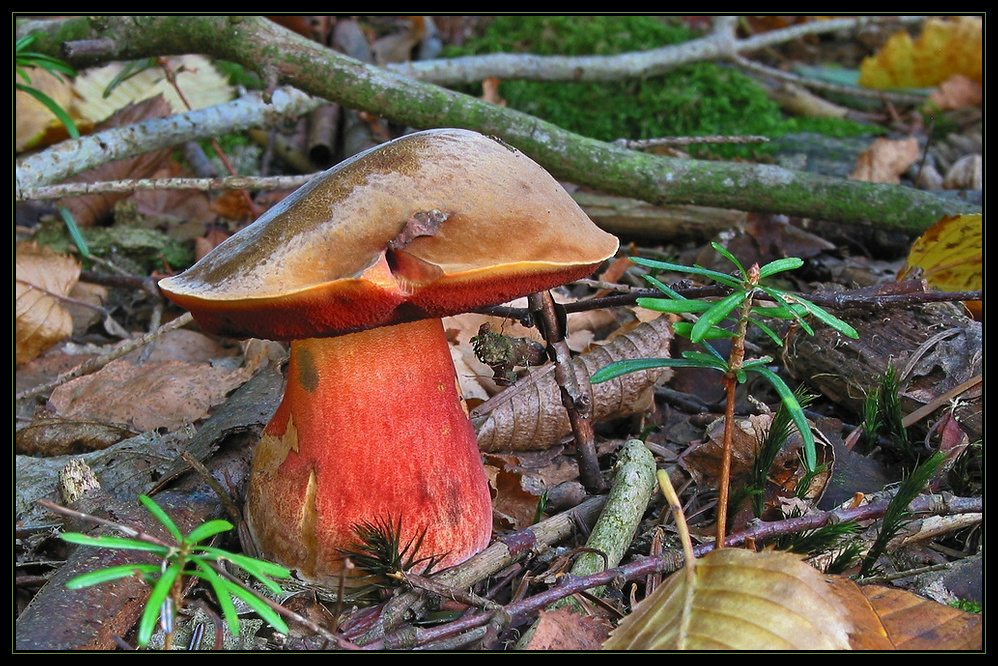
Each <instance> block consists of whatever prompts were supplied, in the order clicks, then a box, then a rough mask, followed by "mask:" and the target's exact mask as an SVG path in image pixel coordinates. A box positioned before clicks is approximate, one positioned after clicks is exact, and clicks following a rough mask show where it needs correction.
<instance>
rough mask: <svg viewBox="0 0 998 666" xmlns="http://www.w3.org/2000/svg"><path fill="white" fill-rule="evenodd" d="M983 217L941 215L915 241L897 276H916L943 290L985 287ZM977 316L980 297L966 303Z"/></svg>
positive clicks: (970, 289)
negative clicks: (941, 216) (977, 299)
mask: <svg viewBox="0 0 998 666" xmlns="http://www.w3.org/2000/svg"><path fill="white" fill-rule="evenodd" d="M983 248H984V218H983V216H982V215H957V216H955V217H944V218H942V219H941V220H939V221H938V222H936V223H935V224H934V225H932V226H931V227H930V228H929V229H928V231H926V232H925V233H924V234H922V236H921V237H920V238H919V239H918V240H916V241H915V243H914V244H913V245H912V246H911V250H910V251H909V253H908V259H907V261H906V262H905V264H904V266H903V267H902V268H901V270H900V271H899V272H898V280H904V279H906V278H912V277H919V278H922V279H924V280H925V281H927V282H928V283H929V285H931V286H933V287H935V288H937V289H940V290H942V291H976V290H978V289H983V288H984V261H983V260H984V252H983ZM966 305H967V308H968V309H969V310H970V311H971V313H973V315H974V317H975V318H976V319H980V318H981V315H982V314H983V310H984V305H983V303H982V302H981V301H972V302H967V303H966Z"/></svg>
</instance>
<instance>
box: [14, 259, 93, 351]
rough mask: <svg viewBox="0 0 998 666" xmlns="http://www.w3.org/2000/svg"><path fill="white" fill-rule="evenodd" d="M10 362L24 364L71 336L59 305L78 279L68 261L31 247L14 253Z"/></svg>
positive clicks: (68, 320)
mask: <svg viewBox="0 0 998 666" xmlns="http://www.w3.org/2000/svg"><path fill="white" fill-rule="evenodd" d="M14 264H15V273H14V277H15V285H14V328H15V335H14V361H15V363H16V364H17V365H21V364H23V363H27V362H28V361H30V360H31V359H33V358H35V357H36V356H38V355H39V354H41V353H42V352H43V351H45V350H46V349H48V348H49V347H51V346H52V345H54V344H55V343H57V342H59V341H60V340H62V339H63V338H65V337H66V336H68V335H69V334H70V333H72V332H73V318H72V316H70V314H69V312H67V311H66V309H65V308H63V307H62V304H61V303H60V302H59V297H60V296H65V295H66V294H68V293H69V291H70V290H71V289H72V288H73V285H75V284H76V281H77V279H78V278H79V277H80V265H79V264H77V263H76V260H75V259H73V258H72V257H67V256H64V255H61V254H56V253H55V252H53V251H52V250H51V249H49V248H47V247H44V246H42V247H39V246H37V245H35V244H34V243H23V242H22V243H18V244H17V246H16V249H15V251H14Z"/></svg>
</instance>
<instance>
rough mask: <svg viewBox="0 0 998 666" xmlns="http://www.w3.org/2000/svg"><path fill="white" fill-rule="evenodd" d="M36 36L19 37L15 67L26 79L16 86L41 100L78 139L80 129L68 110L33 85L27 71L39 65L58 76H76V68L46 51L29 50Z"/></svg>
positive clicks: (15, 53) (16, 83)
mask: <svg viewBox="0 0 998 666" xmlns="http://www.w3.org/2000/svg"><path fill="white" fill-rule="evenodd" d="M35 38H36V35H25V36H24V37H21V38H20V39H18V40H17V43H16V44H15V46H14V68H15V70H16V71H17V74H18V75H19V76H20V77H21V78H22V79H24V83H18V82H17V81H15V82H14V88H15V89H16V90H20V91H22V92H25V93H27V94H28V95H31V96H32V97H34V98H35V99H36V100H38V101H39V102H41V103H42V105H43V106H44V107H45V108H46V109H48V110H49V111H51V112H52V113H53V114H54V115H55V117H56V118H58V119H59V121H60V122H61V123H62V124H63V125H64V126H65V127H66V131H67V132H69V136H71V137H73V138H74V139H78V138H80V130H79V129H77V127H76V123H74V122H73V119H72V118H70V117H69V114H68V113H66V110H65V109H63V108H62V107H61V106H59V103H58V102H56V101H55V100H54V99H52V98H51V97H49V96H48V95H46V94H45V93H43V92H42V91H41V90H38V89H37V88H35V87H34V86H32V85H31V76H29V75H28V71H27V70H28V68H29V67H39V68H41V69H43V70H45V71H46V72H48V73H49V74H51V75H53V76H55V77H56V78H60V75H64V76H76V70H74V69H73V68H72V67H70V66H69V65H68V64H67V63H65V62H63V61H62V60H59V59H58V58H54V57H52V56H50V55H46V54H44V53H35V52H33V51H29V50H28V47H29V46H31V44H32V42H34V41H35Z"/></svg>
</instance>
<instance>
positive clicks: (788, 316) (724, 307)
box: [591, 243, 859, 471]
mask: <svg viewBox="0 0 998 666" xmlns="http://www.w3.org/2000/svg"><path fill="white" fill-rule="evenodd" d="M712 246H713V247H714V249H715V250H716V251H717V252H719V253H720V254H721V255H722V256H724V257H725V258H726V259H727V260H728V261H730V262H731V263H732V264H733V265H734V266H735V268H736V272H735V273H734V274H727V273H721V272H719V271H714V270H710V269H707V268H704V267H702V266H683V265H680V264H673V263H669V262H664V261H657V260H653V259H646V258H642V257H633V258H632V259H631V261H633V262H634V263H636V264H639V265H642V266H646V267H648V268H652V269H656V270H662V271H676V272H682V273H689V274H693V275H699V276H702V277H706V278H710V279H712V280H714V281H716V282H718V283H720V284H722V285H724V286H726V287H728V288H729V289H730V290H731V293H730V294H728V295H727V296H725V297H724V298H721V299H720V300H717V301H713V302H708V301H700V300H694V299H688V298H684V297H683V296H682V295H680V294H679V293H677V292H676V291H675V290H673V289H671V288H670V287H668V286H667V285H665V284H664V283H662V282H661V281H659V280H657V279H656V278H655V277H653V276H650V275H648V276H645V279H646V280H647V281H648V282H649V283H650V284H651V285H652V286H654V287H655V288H656V289H658V290H659V291H661V292H662V293H664V294H665V296H666V297H665V298H658V297H656V298H639V299H638V305H641V306H642V307H646V308H648V309H651V310H657V311H660V312H669V313H676V314H686V315H696V316H697V318H696V321H695V323H690V322H679V323H677V324H675V325H674V330H675V332H676V334H677V335H682V336H684V337H688V338H689V339H690V340H691V341H692V342H694V343H698V344H701V345H702V346H703V348H704V350H705V351H704V352H698V351H687V352H684V353H683V355H682V358H647V359H629V360H625V361H617V362H615V363H611V364H609V365H607V366H606V367H604V368H602V369H600V370H599V371H597V372H596V373H594V374H593V376H592V379H591V381H592V382H593V383H594V384H598V383H600V382H605V381H608V380H610V379H613V378H615V377H619V376H620V375H624V374H627V373H631V372H637V371H639V370H648V369H651V368H662V367H672V368H683V367H687V368H689V367H695V368H709V369H714V370H717V371H718V372H720V373H722V374H723V375H725V376H728V377H732V378H734V379H735V380H737V382H738V383H744V382H745V381H746V379H747V378H748V376H749V375H750V374H756V375H759V376H761V377H763V378H765V379H766V381H768V382H769V383H770V384H771V385H772V386H773V388H774V389H775V390H776V392H777V394H778V395H779V396H780V400H781V401H782V404H783V406H784V407H785V408H786V410H787V412H788V414H789V416H790V419H791V420H792V421H793V423H794V425H795V426H796V427H797V429H798V430H799V431H800V435H801V438H802V439H803V442H804V460H805V464H806V467H807V469H808V470H809V471H813V470H814V469H815V466H816V464H817V454H816V452H815V445H814V437H813V436H812V434H811V430H810V428H809V426H808V424H807V419H806V417H805V415H804V410H803V409H802V408H801V406H800V403H799V402H798V400H797V398H796V397H795V395H794V392H793V391H792V390H791V389H790V387H789V386H787V384H786V383H785V382H784V381H783V380H782V379H781V378H780V377H779V375H777V374H776V373H775V372H773V371H772V370H770V369H769V368H768V367H767V364H769V363H771V362H772V360H773V359H772V358H771V357H769V356H766V357H762V358H758V359H751V360H745V357H744V353H745V348H744V341H745V337H746V333H747V327H748V326H749V325H753V326H756V327H757V328H759V329H760V330H761V331H762V332H763V333H765V334H766V336H767V337H769V338H770V339H771V340H773V342H774V343H775V344H776V345H777V346H781V347H782V346H783V341H782V339H781V338H780V336H779V335H777V334H776V332H775V331H773V329H772V328H770V327H769V326H768V325H767V324H766V323H765V321H764V320H766V319H782V320H793V321H796V322H797V323H798V325H799V326H800V328H801V329H802V330H803V331H805V332H806V333H808V334H809V335H811V334H813V333H814V331H813V329H812V328H811V326H810V325H809V324H808V321H807V320H806V319H805V318H806V317H813V318H814V319H816V320H818V321H820V322H822V323H824V324H826V325H828V326H831V327H832V328H833V329H835V330H836V331H838V332H839V333H841V334H843V335H846V336H848V337H850V338H858V337H859V334H858V333H857V332H856V330H855V329H854V328H853V327H852V326H850V325H849V324H847V323H845V322H844V321H842V320H840V319H838V318H837V317H835V316H833V315H831V314H829V313H828V312H826V311H825V310H823V309H822V308H820V307H818V306H817V305H815V304H813V303H811V302H809V301H807V300H805V299H803V298H800V297H799V296H795V295H791V294H789V293H787V292H785V291H781V290H779V289H776V288H774V287H770V286H767V285H765V284H764V283H763V282H762V280H765V279H766V278H769V277H771V276H773V275H776V274H777V273H781V272H784V271H789V270H794V269H797V268H800V267H801V266H802V265H803V263H804V262H803V261H802V260H801V259H798V258H794V257H790V258H785V259H777V260H775V261H772V262H770V263H768V264H766V265H764V266H762V267H759V266H758V265H754V266H752V267H750V268H749V269H746V268H744V267H743V266H742V264H741V263H740V262H739V261H738V259H736V258H735V257H734V256H733V255H732V254H731V253H730V252H728V250H727V249H725V248H724V247H722V246H721V245H718V244H717V243H712ZM760 297H761V298H766V299H767V300H768V301H771V302H772V303H774V304H773V305H766V306H762V305H757V304H756V302H755V301H756V299H757V298H760ZM727 321H733V322H734V328H733V329H732V330H728V329H727V328H722V326H721V324H723V323H724V322H727ZM720 338H728V339H731V340H732V342H733V344H732V352H731V355H730V356H729V357H728V358H724V357H723V356H722V355H721V354H720V353H719V352H718V351H717V350H716V349H714V348H713V347H712V346H711V345H710V343H709V341H710V340H714V339H720Z"/></svg>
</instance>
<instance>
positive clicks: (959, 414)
mask: <svg viewBox="0 0 998 666" xmlns="http://www.w3.org/2000/svg"><path fill="white" fill-rule="evenodd" d="M830 310H831V312H832V313H833V314H835V315H836V316H838V317H840V318H842V319H844V320H845V321H847V322H849V323H850V324H851V325H852V326H853V327H854V328H855V329H856V330H857V331H858V332H859V339H858V340H850V339H848V338H845V337H843V336H841V335H839V334H838V333H836V332H835V331H834V330H832V329H830V328H827V327H817V328H815V335H813V336H809V335H806V334H804V333H803V332H800V333H798V334H796V335H795V336H794V337H793V338H792V339H791V340H790V343H789V345H788V346H787V351H786V355H785V357H784V360H785V362H786V364H787V367H788V369H789V370H790V371H791V372H792V373H793V374H794V375H796V376H797V377H798V378H799V379H801V380H802V381H804V382H805V383H807V384H808V385H810V386H811V387H812V388H813V389H814V390H816V391H818V392H819V393H821V394H822V395H824V396H826V397H828V398H829V399H831V400H833V401H834V402H836V403H839V404H841V405H842V406H844V407H846V408H848V409H849V410H850V411H852V412H854V413H855V414H857V415H860V414H862V413H863V401H864V399H865V397H866V393H867V392H868V391H869V390H871V389H872V388H873V387H874V386H876V385H877V383H878V382H879V381H880V377H881V376H882V375H883V373H884V371H885V370H886V369H887V366H888V364H889V363H893V364H894V367H895V368H896V369H897V372H898V377H899V379H900V385H901V391H900V399H901V407H902V409H903V410H904V413H905V414H909V413H911V412H914V411H915V410H917V409H919V408H921V407H923V406H925V405H927V404H929V403H931V402H932V401H934V400H936V399H937V398H939V397H940V396H944V395H946V394H947V393H948V392H950V391H952V390H953V389H954V388H956V387H958V386H959V385H961V384H964V383H965V382H968V380H971V379H973V378H974V377H975V376H977V375H980V374H981V373H982V372H983V366H984V359H983V354H984V338H983V327H982V325H981V323H980V322H976V321H974V320H973V319H970V318H969V317H966V316H965V315H964V314H963V312H962V311H961V310H960V309H959V307H958V306H955V305H953V304H950V303H916V304H911V305H908V306H899V307H887V308H875V309H871V310H866V311H864V310H861V309H850V310H844V311H840V310H837V309H834V308H831V309H830ZM981 387H982V385H981V384H976V385H975V386H974V387H973V388H971V390H968V391H966V392H965V393H963V394H962V395H959V396H956V397H955V398H954V399H953V400H952V401H950V402H946V401H944V404H943V405H942V408H944V409H945V408H948V409H953V412H954V416H955V417H956V418H957V420H958V422H959V423H960V424H961V426H962V427H963V429H964V432H965V433H966V434H967V436H968V437H969V438H970V440H971V441H975V440H977V439H980V438H981V437H982V434H983V414H982V411H983V410H982V405H981V400H982V390H981ZM941 413H942V412H941V411H940V412H937V415H938V414H941ZM934 420H935V418H933V421H934Z"/></svg>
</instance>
